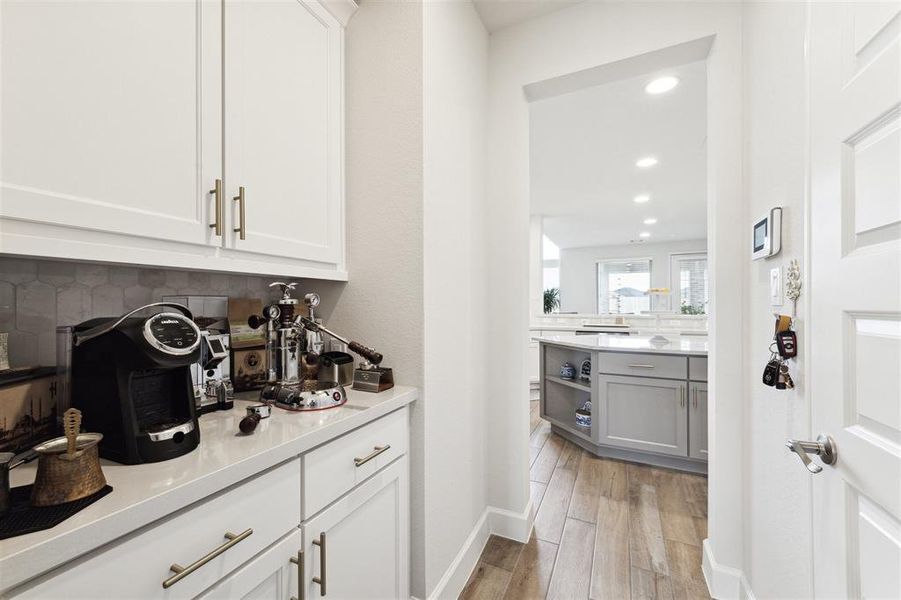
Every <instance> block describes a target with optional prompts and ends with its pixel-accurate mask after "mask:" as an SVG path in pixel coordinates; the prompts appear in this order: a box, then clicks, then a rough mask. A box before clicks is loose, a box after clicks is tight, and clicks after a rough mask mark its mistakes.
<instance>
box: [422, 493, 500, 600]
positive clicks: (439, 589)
mask: <svg viewBox="0 0 901 600" xmlns="http://www.w3.org/2000/svg"><path fill="white" fill-rule="evenodd" d="M488 511H489V508H485V511H484V512H483V513H482V516H481V517H479V520H478V521H477V522H476V525H475V527H473V528H472V531H470V532H469V535H468V536H467V537H466V541H465V542H463V546H462V547H461V548H460V551H459V552H457V555H456V556H455V557H454V560H452V561H451V564H450V565H448V567H447V570H446V571H445V572H444V575H443V576H442V577H441V579H440V580H438V584H437V585H436V586H435V589H434V590H432V593H431V594H429V595H428V598H429V600H437V599H441V598H457V597H458V596H459V595H460V592H462V591H463V587H464V586H465V585H466V582H467V581H468V580H469V575H470V574H471V573H472V570H473V569H474V568H475V566H476V564H477V563H478V562H479V556H481V554H482V549H483V548H485V543H486V542H487V541H488V536H489V535H490V531H489V529H488V514H489V512H488ZM426 543H428V542H426Z"/></svg>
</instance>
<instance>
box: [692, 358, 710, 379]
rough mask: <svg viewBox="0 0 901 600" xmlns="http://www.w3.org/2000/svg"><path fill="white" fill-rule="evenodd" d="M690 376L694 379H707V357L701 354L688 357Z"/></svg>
mask: <svg viewBox="0 0 901 600" xmlns="http://www.w3.org/2000/svg"><path fill="white" fill-rule="evenodd" d="M688 378H689V379H691V380H692V381H707V359H706V358H704V357H701V356H689V357H688Z"/></svg>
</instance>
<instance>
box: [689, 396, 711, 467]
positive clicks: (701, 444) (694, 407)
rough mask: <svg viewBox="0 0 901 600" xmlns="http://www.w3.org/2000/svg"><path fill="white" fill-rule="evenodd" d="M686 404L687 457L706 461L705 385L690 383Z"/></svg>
mask: <svg viewBox="0 0 901 600" xmlns="http://www.w3.org/2000/svg"><path fill="white" fill-rule="evenodd" d="M689 391H690V398H689V403H688V455H689V456H691V457H692V458H700V459H703V460H707V384H706V383H692V384H691V389H690V390H689Z"/></svg>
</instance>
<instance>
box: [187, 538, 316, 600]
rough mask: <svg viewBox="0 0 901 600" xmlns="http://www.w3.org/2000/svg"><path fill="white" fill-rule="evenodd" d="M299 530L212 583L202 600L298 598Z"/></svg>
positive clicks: (300, 546)
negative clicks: (215, 599)
mask: <svg viewBox="0 0 901 600" xmlns="http://www.w3.org/2000/svg"><path fill="white" fill-rule="evenodd" d="M302 547H303V536H302V534H301V531H300V529H298V530H297V531H295V532H294V533H292V534H291V535H289V536H288V537H286V538H284V539H283V540H282V541H280V542H279V543H277V544H275V545H274V546H272V547H271V548H269V550H267V551H265V552H263V553H262V554H260V555H259V556H257V557H256V558H254V559H253V560H252V561H250V562H248V563H247V564H245V565H244V566H243V567H241V568H240V569H238V570H237V571H235V572H234V573H232V574H231V575H229V576H228V577H226V578H225V579H223V580H222V581H220V582H219V583H217V584H216V585H214V586H213V587H212V588H211V589H210V590H208V591H207V592H206V593H205V594H203V595H202V596H201V598H203V599H204V600H213V599H214V598H222V599H223V600H234V599H237V598H240V599H241V600H289V599H290V598H300V597H301V595H300V589H299V588H298V587H297V583H298V581H300V578H299V575H300V573H299V571H300V569H301V568H302V565H301V564H300V562H299V561H302V560H303V555H302V554H301V548H302Z"/></svg>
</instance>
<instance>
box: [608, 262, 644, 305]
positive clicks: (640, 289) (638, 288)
mask: <svg viewBox="0 0 901 600" xmlns="http://www.w3.org/2000/svg"><path fill="white" fill-rule="evenodd" d="M650 287H651V261H650V259H647V258H639V259H619V260H605V261H602V262H599V263H598V312H599V313H601V314H614V315H633V314H638V313H641V312H643V311H648V310H650V308H651V299H650V297H649V296H648V288H650Z"/></svg>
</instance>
